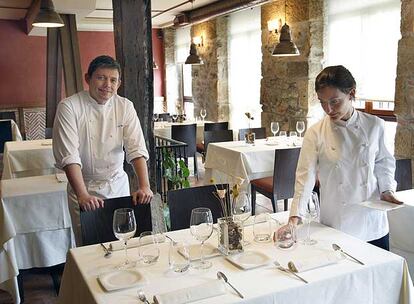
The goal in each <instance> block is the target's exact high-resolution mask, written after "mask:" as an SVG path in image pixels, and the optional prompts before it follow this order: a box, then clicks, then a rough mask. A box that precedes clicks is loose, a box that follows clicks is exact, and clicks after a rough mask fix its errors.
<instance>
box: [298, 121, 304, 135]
mask: <svg viewBox="0 0 414 304" xmlns="http://www.w3.org/2000/svg"><path fill="white" fill-rule="evenodd" d="M296 131H298V133H299V137H302V133H303V132H304V131H305V122H304V121H302V120H300V121H297V122H296Z"/></svg>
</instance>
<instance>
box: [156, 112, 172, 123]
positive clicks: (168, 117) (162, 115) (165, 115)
mask: <svg viewBox="0 0 414 304" xmlns="http://www.w3.org/2000/svg"><path fill="white" fill-rule="evenodd" d="M158 120H159V121H172V118H171V115H170V113H159V114H158Z"/></svg>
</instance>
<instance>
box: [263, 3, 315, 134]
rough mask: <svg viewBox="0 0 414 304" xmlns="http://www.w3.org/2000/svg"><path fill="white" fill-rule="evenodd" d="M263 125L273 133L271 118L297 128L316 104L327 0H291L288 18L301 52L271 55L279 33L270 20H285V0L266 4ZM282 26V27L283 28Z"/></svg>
mask: <svg viewBox="0 0 414 304" xmlns="http://www.w3.org/2000/svg"><path fill="white" fill-rule="evenodd" d="M261 12H262V53H263V57H262V82H261V93H260V95H261V103H262V104H263V107H262V109H263V113H262V126H264V127H266V129H267V130H268V134H270V130H269V128H270V122H271V121H279V124H280V129H281V130H286V131H289V130H295V127H296V122H297V121H298V120H304V121H306V118H307V116H308V110H309V108H310V107H312V106H314V105H315V102H314V100H315V99H314V92H313V82H314V78H315V76H316V74H317V73H318V72H319V71H320V70H321V69H322V65H321V59H322V56H323V51H322V49H323V1H322V0H320V1H317V0H288V1H287V9H286V19H287V20H286V22H287V24H288V25H289V26H290V29H291V31H292V39H293V41H294V42H295V44H296V45H297V47H298V48H299V51H300V55H299V56H294V57H274V56H272V55H271V53H272V51H273V48H274V46H275V45H276V43H277V42H278V41H279V34H275V33H274V32H269V31H268V29H267V22H268V21H269V20H273V19H277V20H279V23H280V25H282V24H284V19H285V17H284V12H285V6H284V1H275V2H271V3H269V4H266V5H263V6H262V11H261ZM279 30H280V29H279Z"/></svg>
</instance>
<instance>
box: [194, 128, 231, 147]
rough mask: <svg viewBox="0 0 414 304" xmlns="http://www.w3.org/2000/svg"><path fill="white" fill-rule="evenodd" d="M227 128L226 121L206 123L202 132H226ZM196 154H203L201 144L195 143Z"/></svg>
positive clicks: (202, 145)
mask: <svg viewBox="0 0 414 304" xmlns="http://www.w3.org/2000/svg"><path fill="white" fill-rule="evenodd" d="M228 128H229V122H228V121H223V122H206V123H205V124H204V131H220V130H228ZM197 152H198V153H201V154H203V153H205V150H204V144H203V143H197Z"/></svg>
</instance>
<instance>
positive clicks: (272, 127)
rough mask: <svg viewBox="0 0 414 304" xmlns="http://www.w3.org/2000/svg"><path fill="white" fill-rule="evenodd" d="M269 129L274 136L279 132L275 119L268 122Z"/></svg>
mask: <svg viewBox="0 0 414 304" xmlns="http://www.w3.org/2000/svg"><path fill="white" fill-rule="evenodd" d="M270 131H272V133H273V136H276V134H277V132H279V123H278V122H277V121H272V122H271V123H270Z"/></svg>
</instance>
